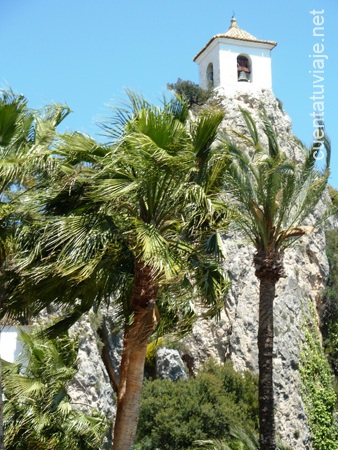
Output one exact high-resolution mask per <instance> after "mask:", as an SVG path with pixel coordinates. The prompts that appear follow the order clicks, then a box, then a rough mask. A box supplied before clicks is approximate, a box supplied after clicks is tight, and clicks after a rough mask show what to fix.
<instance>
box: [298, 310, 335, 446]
mask: <svg viewBox="0 0 338 450" xmlns="http://www.w3.org/2000/svg"><path fill="white" fill-rule="evenodd" d="M311 313H312V317H311V318H310V323H309V324H308V325H307V326H306V327H305V330H304V332H305V343H304V346H303V348H302V352H301V356H300V369H299V372H300V376H301V380H302V386H303V388H302V397H303V400H304V402H305V406H306V411H307V415H308V420H309V425H310V430H311V441H312V445H313V448H314V449H315V450H327V449H330V450H338V424H337V422H335V420H334V417H333V413H334V411H335V407H336V395H335V392H334V389H333V383H332V382H333V375H332V370H331V368H330V365H329V363H328V361H327V358H326V356H325V354H324V351H323V347H322V345H321V343H320V340H319V330H318V329H317V325H316V317H315V314H314V311H313V310H312V311H311Z"/></svg>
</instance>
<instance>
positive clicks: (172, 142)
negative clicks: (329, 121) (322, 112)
mask: <svg viewBox="0 0 338 450" xmlns="http://www.w3.org/2000/svg"><path fill="white" fill-rule="evenodd" d="M130 101H131V107H128V108H125V109H118V110H117V111H116V114H115V118H114V120H113V121H111V122H110V123H106V124H104V129H105V132H106V133H107V134H108V135H109V136H110V138H111V140H112V142H111V143H110V144H108V145H100V144H98V143H97V142H96V141H94V140H93V139H92V138H90V137H88V136H85V135H82V134H79V133H71V134H65V135H63V136H57V142H56V144H53V146H52V154H53V155H55V164H59V166H58V169H57V173H58V176H57V177H55V179H53V180H52V182H51V181H50V180H49V179H48V178H42V180H41V183H40V184H38V185H37V186H36V188H35V189H31V190H30V192H27V196H26V197H25V196H23V197H22V198H23V201H25V202H26V203H27V204H28V205H29V212H27V213H26V214H27V216H29V217H31V220H30V222H29V220H28V219H26V223H25V224H24V225H25V226H24V227H23V228H22V229H21V233H20V239H21V244H22V253H21V255H23V256H22V259H21V260H20V261H19V264H18V266H17V267H18V271H19V274H20V276H21V277H23V278H22V282H21V283H20V284H19V286H18V288H17V290H16V291H15V292H14V293H13V294H12V296H11V302H10V303H8V309H7V311H8V313H12V314H13V312H16V313H18V312H19V311H20V310H22V309H25V311H26V313H28V312H30V313H37V312H39V311H40V310H41V309H43V308H44V307H45V306H47V305H50V304H51V303H52V302H54V305H59V306H63V307H64V308H65V309H66V310H65V311H64V313H65V316H64V318H63V319H62V320H61V321H59V323H58V324H56V325H55V326H54V327H52V328H51V329H50V332H60V330H62V329H66V328H67V327H69V326H70V325H71V324H73V323H74V322H75V321H76V320H77V319H78V318H79V317H80V316H81V315H82V314H83V313H84V312H87V311H88V310H90V309H91V308H94V309H97V308H98V306H99V304H100V303H101V302H102V301H105V302H106V303H114V305H115V310H116V315H117V316H118V318H119V319H120V320H121V322H122V323H123V327H124V341H123V354H122V362H121V368H120V382H119V387H118V403H117V415H116V421H115V428H114V450H121V449H123V450H126V449H131V448H132V445H133V440H134V436H135V433H136V427H137V419H138V411H139V401H140V395H141V388H142V381H143V371H144V362H145V356H146V349H147V343H148V338H149V337H150V335H151V334H152V333H153V332H154V330H155V328H156V327H157V329H158V331H159V332H162V333H163V332H165V331H168V329H171V331H172V330H173V329H177V328H182V329H183V330H186V329H187V322H188V323H190V324H191V322H192V320H193V318H194V316H195V313H194V311H193V308H192V305H191V299H192V297H195V298H200V299H202V300H203V301H204V303H205V304H206V305H207V307H208V311H209V313H210V314H211V313H213V314H217V313H218V312H219V310H220V308H221V307H222V306H223V302H222V295H223V294H224V293H225V290H226V288H227V285H228V281H227V279H226V277H225V274H224V272H223V270H222V269H221V267H220V265H219V262H218V260H219V258H221V256H222V245H221V239H220V232H221V230H223V229H224V228H225V226H226V224H227V223H228V220H229V219H228V215H227V209H226V204H225V203H224V199H223V196H222V192H221V186H222V167H223V165H224V163H225V155H224V153H223V152H221V151H219V150H218V149H217V148H213V147H212V144H213V143H214V141H215V139H216V136H217V130H218V127H219V125H220V123H221V121H222V119H223V114H222V113H217V112H213V113H205V114H204V115H203V116H201V117H199V118H197V119H196V120H194V121H193V122H191V123H190V125H188V123H187V118H188V109H187V105H186V103H184V102H181V101H178V100H176V99H174V100H172V101H170V102H167V103H165V104H164V105H163V107H162V108H159V107H154V106H152V105H150V104H149V103H147V102H146V101H145V100H144V99H143V98H141V97H139V96H135V95H130ZM25 274H26V275H27V276H24V275H25ZM188 292H189V295H187V293H188ZM22 293H24V295H22ZM169 293H170V295H169ZM160 319H161V320H160ZM158 324H159V326H158Z"/></svg>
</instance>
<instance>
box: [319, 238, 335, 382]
mask: <svg viewBox="0 0 338 450" xmlns="http://www.w3.org/2000/svg"><path fill="white" fill-rule="evenodd" d="M325 237H326V255H327V258H328V261H329V265H330V273H329V277H328V280H327V282H326V288H325V293H324V298H323V301H322V305H323V307H322V311H321V324H322V325H321V331H322V333H323V339H324V347H325V352H326V354H327V356H328V359H329V362H330V364H331V367H332V368H333V370H334V373H335V375H336V377H337V376H338V251H337V248H338V231H336V230H329V231H327V232H326V236H325Z"/></svg>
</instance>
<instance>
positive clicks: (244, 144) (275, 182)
mask: <svg viewBox="0 0 338 450" xmlns="http://www.w3.org/2000/svg"><path fill="white" fill-rule="evenodd" d="M242 115H243V118H244V120H245V122H246V125H247V129H248V134H245V135H244V134H239V133H236V136H237V141H236V142H235V141H233V140H232V139H230V138H229V137H225V138H224V143H225V146H226V149H227V151H228V152H229V157H230V164H229V165H228V166H227V167H226V177H225V178H226V181H225V188H226V189H227V190H228V192H229V195H230V198H231V201H232V202H233V204H234V207H235V208H236V211H237V222H238V224H239V226H240V227H241V229H242V230H243V231H244V232H245V234H246V236H247V237H248V238H249V240H250V241H251V243H252V244H253V246H254V247H255V249H256V253H255V255H254V265H255V269H256V271H255V274H256V277H257V278H258V279H259V283H260V294H259V329H258V351H259V410H260V412H259V417H260V445H261V449H262V450H275V449H276V443H275V422H274V396H273V337H274V328H273V319H274V313H273V311H274V301H275V297H276V284H277V282H278V280H279V279H280V278H281V277H283V276H284V265H283V255H284V250H285V248H286V247H288V246H290V245H291V244H292V243H293V241H295V240H296V239H298V238H299V237H301V236H303V235H304V234H305V233H307V232H308V231H309V227H305V226H303V225H302V224H303V221H304V220H305V219H306V218H307V217H308V216H309V215H310V213H311V212H312V211H313V209H314V208H315V206H316V204H317V203H318V201H319V200H320V199H321V197H322V194H323V191H324V189H325V188H326V185H327V179H328V176H329V168H328V167H329V156H330V147H329V142H328V140H327V139H326V138H324V139H323V140H322V142H320V143H318V142H317V143H315V144H314V145H313V146H312V147H311V148H310V149H306V148H305V147H304V146H303V145H302V144H301V143H300V142H299V141H296V140H294V145H295V146H297V147H298V148H299V149H300V150H301V151H302V152H303V160H302V162H296V161H294V160H292V159H291V158H290V157H288V156H287V155H286V154H285V153H284V152H283V151H282V149H281V148H280V147H279V144H278V139H277V135H276V132H275V130H274V128H273V125H272V124H271V122H270V121H269V119H268V118H267V116H266V114H265V113H263V115H262V125H263V131H264V137H265V141H266V142H267V144H265V143H262V141H261V139H260V137H259V133H258V130H257V126H256V123H255V121H254V120H253V118H252V116H251V115H250V114H249V113H248V112H247V111H245V110H242ZM238 140H239V141H240V144H238V143H237V142H238ZM322 145H324V146H325V148H326V150H327V160H326V168H325V169H324V172H323V173H321V172H319V171H318V170H317V169H316V167H315V163H316V156H317V153H318V151H320V150H321V146H322Z"/></svg>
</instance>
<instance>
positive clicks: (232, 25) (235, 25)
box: [229, 11, 238, 30]
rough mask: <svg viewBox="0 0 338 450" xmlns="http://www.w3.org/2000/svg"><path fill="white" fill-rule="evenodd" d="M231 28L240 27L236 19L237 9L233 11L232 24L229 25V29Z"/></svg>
mask: <svg viewBox="0 0 338 450" xmlns="http://www.w3.org/2000/svg"><path fill="white" fill-rule="evenodd" d="M230 28H238V25H237V21H236V19H235V11H232V17H231V25H230V27H229V30H230Z"/></svg>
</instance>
